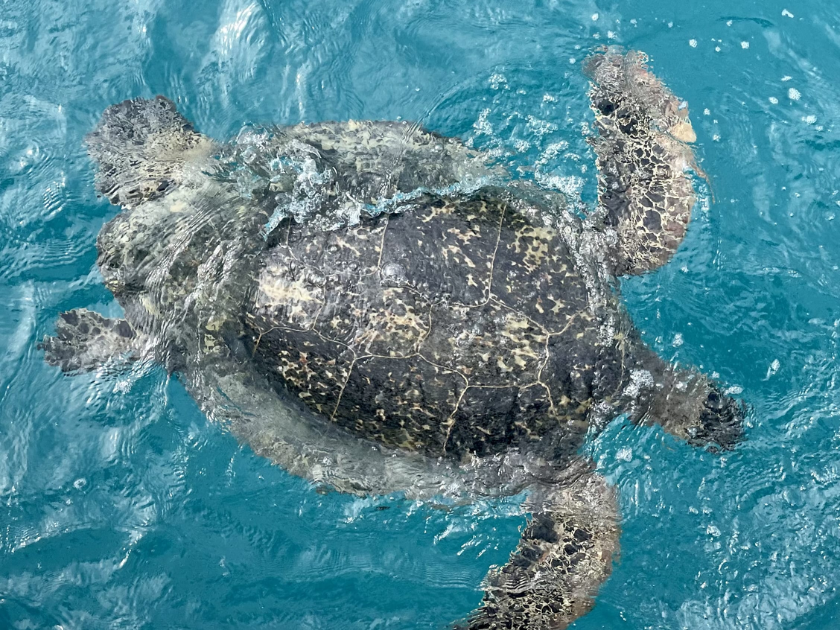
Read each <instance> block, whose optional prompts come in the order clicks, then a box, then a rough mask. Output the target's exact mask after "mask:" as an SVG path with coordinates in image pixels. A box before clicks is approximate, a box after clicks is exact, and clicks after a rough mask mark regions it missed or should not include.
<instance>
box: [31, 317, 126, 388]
mask: <svg viewBox="0 0 840 630" xmlns="http://www.w3.org/2000/svg"><path fill="white" fill-rule="evenodd" d="M55 330H56V334H55V336H54V337H44V340H43V341H42V342H41V343H40V344H39V348H41V349H43V350H44V358H45V359H46V361H47V363H49V364H50V365H57V366H58V367H60V368H61V371H62V372H88V371H90V370H95V369H97V368H98V367H100V366H102V365H104V364H106V363H107V362H109V361H111V360H114V359H120V358H122V359H125V360H136V359H137V358H139V356H138V352H137V351H138V349H139V341H140V339H139V337H138V335H137V334H136V333H135V331H134V329H133V328H132V327H131V325H130V324H129V323H128V322H127V321H125V320H124V319H109V318H107V317H103V316H102V315H100V314H99V313H96V312H94V311H89V310H87V309H84V308H79V309H75V310H72V311H67V312H65V313H61V315H60V316H59V318H58V321H57V322H56V324H55Z"/></svg>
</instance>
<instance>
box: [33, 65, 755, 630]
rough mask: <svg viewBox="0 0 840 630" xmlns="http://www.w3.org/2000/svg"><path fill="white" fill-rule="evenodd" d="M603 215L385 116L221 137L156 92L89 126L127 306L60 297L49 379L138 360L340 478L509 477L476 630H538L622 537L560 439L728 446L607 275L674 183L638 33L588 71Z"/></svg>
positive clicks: (565, 611) (428, 480) (635, 247)
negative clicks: (522, 496) (516, 519)
mask: <svg viewBox="0 0 840 630" xmlns="http://www.w3.org/2000/svg"><path fill="white" fill-rule="evenodd" d="M586 67H587V70H588V73H589V77H590V81H591V90H590V94H589V95H590V99H591V104H592V109H593V111H594V113H595V123H594V127H595V130H596V131H597V136H594V137H593V138H592V139H591V143H592V146H593V147H594V150H595V153H596V156H597V166H598V173H599V176H598V177H599V179H598V182H599V189H598V192H599V194H598V200H599V203H598V208H597V209H595V210H593V212H592V213H590V214H589V215H588V216H586V217H581V216H579V214H578V213H575V212H571V211H569V210H568V209H567V208H566V203H565V198H564V197H563V196H561V195H560V194H558V193H556V192H552V191H547V190H542V189H540V188H539V187H538V186H536V185H534V184H533V183H529V182H527V181H519V182H516V181H510V178H508V177H507V175H506V174H505V173H504V171H503V170H502V169H500V168H499V167H494V166H492V165H490V164H489V162H488V160H487V157H486V156H485V155H483V154H482V153H480V152H478V151H475V150H472V149H470V148H468V147H466V146H465V145H464V144H462V143H461V142H460V141H458V140H456V139H453V138H447V137H442V136H439V135H436V134H434V133H431V132H428V131H425V130H424V129H422V128H420V127H419V126H416V125H409V124H408V123H398V122H352V121H351V122H343V123H320V124H308V125H304V124H301V125H297V126H290V127H268V128H248V129H246V130H245V131H244V132H243V133H241V134H240V135H239V136H238V137H237V138H236V139H235V140H233V141H232V142H230V143H227V144H220V143H216V142H214V141H212V140H211V139H209V138H207V137H206V136H204V135H202V134H200V133H198V132H197V131H195V130H194V129H193V127H192V125H191V124H190V123H189V122H187V120H186V119H185V118H184V117H183V116H182V115H181V114H180V113H179V112H178V111H177V109H176V107H175V105H174V104H173V103H172V102H171V101H169V100H167V99H165V98H163V97H157V98H154V99H142V98H138V99H134V100H130V101H125V102H123V103H120V104H118V105H114V106H112V107H110V108H108V109H107V110H106V111H105V113H104V114H103V116H102V119H101V121H100V123H99V125H98V126H97V127H96V129H95V130H94V131H93V132H92V133H91V134H89V135H88V136H87V138H86V141H87V146H88V150H89V153H90V155H91V157H92V158H93V160H94V161H95V162H96V163H97V165H98V173H97V175H96V187H97V190H98V191H99V192H100V193H102V194H103V195H105V196H106V197H108V199H110V200H111V202H112V203H114V204H118V205H120V206H122V210H121V211H120V212H119V214H117V215H116V217H115V218H114V219H113V220H111V221H110V222H109V223H108V224H107V225H106V226H105V227H104V228H103V229H102V231H101V232H100V234H99V237H98V241H97V246H98V250H99V258H98V265H99V268H100V270H101V272H102V275H103V277H104V281H105V284H106V286H107V287H108V288H109V289H110V290H111V291H112V292H113V294H114V295H115V296H116V298H117V300H118V301H119V303H120V304H121V305H122V307H123V308H124V310H125V318H124V319H108V318H105V317H103V316H101V315H99V314H97V313H94V312H92V311H88V310H86V309H77V310H74V311H70V312H65V313H62V314H61V315H60V318H59V320H58V323H57V326H56V328H57V334H56V336H54V337H47V338H45V339H44V341H43V343H42V347H43V348H44V349H45V351H46V359H47V361H49V362H50V363H52V364H55V365H59V366H60V367H61V368H62V369H63V370H64V371H66V372H81V371H85V370H90V369H95V368H99V367H100V366H107V367H109V368H110V369H115V367H116V366H118V365H119V364H120V362H121V361H130V360H137V359H150V360H156V361H159V362H161V363H163V364H164V365H166V366H167V367H168V369H170V370H171V371H173V372H176V373H178V374H180V375H181V376H182V379H183V381H184V383H185V385H186V387H187V388H188V390H189V391H190V393H191V394H192V395H193V396H194V397H195V399H196V400H197V401H198V402H199V404H200V405H201V407H202V409H203V410H204V411H205V412H206V413H207V414H208V415H209V416H210V417H212V418H214V419H217V420H219V421H221V422H223V423H224V424H225V425H226V426H227V427H229V429H230V430H231V431H232V432H233V433H234V434H235V435H236V436H237V437H238V438H239V439H240V440H241V441H243V442H245V443H247V444H248V445H250V446H251V447H252V448H253V450H254V451H255V452H256V453H258V454H261V455H264V456H266V457H269V458H271V459H272V460H274V461H275V462H277V463H278V464H279V465H281V466H283V467H284V468H286V469H287V470H289V471H290V472H292V473H294V474H297V475H301V476H303V477H306V478H308V479H311V480H313V481H314V482H317V483H320V484H324V485H328V486H331V487H333V488H335V489H337V490H339V491H343V492H352V493H357V494H373V493H390V492H394V491H402V492H405V494H406V496H408V497H417V498H429V497H450V498H452V499H456V500H469V499H470V498H473V497H477V496H485V497H486V496H498V495H514V494H517V493H519V492H522V491H525V490H527V491H528V492H527V497H528V498H527V499H526V501H525V504H524V508H523V509H524V510H525V511H526V512H527V513H529V514H530V517H529V519H528V522H527V526H526V527H525V528H524V531H523V533H522V538H521V540H520V542H519V545H518V546H517V548H516V550H515V551H514V552H513V553H512V554H511V556H510V560H509V562H508V563H507V564H506V565H504V566H503V567H501V568H496V569H493V570H491V572H490V573H489V575H488V577H487V579H486V581H485V584H484V591H485V594H484V599H483V601H482V603H481V605H480V606H479V607H478V608H477V610H476V611H475V612H474V613H473V614H472V615H470V616H469V617H468V618H467V619H466V620H465V621H463V622H462V623H463V624H464V625H465V626H467V627H469V628H474V629H478V628H558V627H565V626H566V625H567V624H568V623H570V622H571V621H573V620H574V619H575V618H577V617H579V616H580V615H581V614H583V613H585V612H586V611H587V610H588V609H589V608H590V607H591V605H592V601H593V599H592V598H593V597H594V595H595V593H596V592H597V589H598V587H599V585H600V584H601V582H602V581H603V580H604V579H605V578H606V576H607V575H608V574H609V572H610V569H611V564H612V558H613V554H614V553H615V552H616V551H617V548H618V535H619V523H618V519H619V517H618V510H617V505H616V500H615V495H614V491H613V490H612V489H611V488H609V487H608V486H607V485H606V483H605V482H604V480H603V479H602V478H601V477H600V476H598V475H597V474H595V473H594V472H593V470H592V466H591V464H590V463H588V462H587V461H586V460H585V458H583V457H582V456H581V455H579V450H580V447H581V445H582V444H583V443H584V440H585V439H586V437H587V436H588V435H591V434H593V433H594V432H596V431H598V430H599V429H601V428H602V427H603V426H604V424H605V423H606V422H608V421H609V420H611V419H612V418H614V417H616V416H618V415H620V414H622V413H623V414H627V415H628V416H629V417H630V418H631V420H633V421H634V422H637V423H658V424H660V425H661V426H662V427H663V428H664V429H665V430H666V431H668V432H669V433H671V434H673V435H675V436H677V437H679V438H681V439H684V440H687V441H688V442H690V443H692V444H695V445H699V446H708V447H710V448H716V449H728V448H731V447H732V446H733V445H734V444H735V442H737V441H738V440H739V439H740V436H741V431H742V429H741V419H742V417H743V409H742V406H741V405H740V404H739V403H737V402H736V401H734V400H733V399H731V398H730V397H728V396H726V395H725V394H724V393H723V392H722V391H721V390H720V388H719V387H718V385H716V384H715V383H714V382H713V381H712V380H710V379H709V378H708V377H706V376H705V375H703V374H701V373H700V372H698V371H696V370H694V369H685V368H683V369H679V368H677V367H676V366H673V365H670V364H668V363H667V362H665V361H663V360H662V359H661V358H660V357H658V356H657V355H656V354H655V353H654V352H653V351H652V350H650V349H649V348H648V347H647V346H646V345H645V344H644V342H643V341H642V340H641V338H640V336H639V334H638V333H637V332H636V330H635V329H634V328H633V326H632V324H631V322H630V320H629V318H628V316H627V314H626V313H625V311H624V310H623V308H622V306H621V304H620V300H619V295H618V285H617V282H616V277H617V276H620V275H626V274H641V273H644V272H647V271H649V270H651V269H655V268H657V267H659V266H660V265H662V264H664V263H665V262H666V261H667V260H668V259H669V258H670V257H671V255H672V254H673V253H674V251H675V250H676V248H677V247H678V245H679V243H680V241H681V240H682V238H683V235H684V234H685V231H686V227H687V225H688V223H689V218H690V214H691V210H692V206H693V205H694V201H695V196H694V189H693V185H692V180H691V176H690V174H689V173H688V171H689V169H693V170H694V171H695V172H699V169H698V168H697V167H696V164H695V163H694V159H693V155H692V152H691V150H690V148H689V146H688V145H687V143H688V142H691V141H693V140H694V132H693V130H692V127H691V123H690V121H689V118H688V110H687V108H686V107H685V104H684V103H681V102H680V101H679V100H678V99H677V98H676V97H675V96H674V95H673V94H672V93H671V92H670V91H669V90H668V89H667V88H666V87H665V86H664V85H663V84H662V82H661V81H660V80H658V79H657V78H656V77H655V76H654V75H653V74H652V73H651V72H650V71H649V69H648V68H647V65H646V58H645V56H644V55H643V54H642V53H638V52H628V53H626V54H625V53H623V52H621V51H619V50H616V49H603V50H600V51H598V52H596V53H594V54H593V55H592V56H591V57H590V58H589V59H588V61H587V64H586Z"/></svg>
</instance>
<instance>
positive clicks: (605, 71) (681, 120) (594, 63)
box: [585, 47, 697, 142]
mask: <svg viewBox="0 0 840 630" xmlns="http://www.w3.org/2000/svg"><path fill="white" fill-rule="evenodd" d="M647 62H648V57H647V55H646V54H645V53H643V52H640V51H637V50H631V51H628V52H627V53H624V52H623V51H622V50H621V49H620V48H617V47H610V48H605V49H603V50H601V51H599V52H597V53H595V54H594V55H592V56H591V57H589V58H588V59H587V61H586V65H585V71H586V74H587V75H588V76H589V78H590V79H591V80H592V82H593V83H594V84H595V85H597V86H598V92H599V101H598V102H596V103H594V105H595V107H596V108H598V109H599V110H601V113H602V114H604V115H610V114H612V113H613V112H614V111H616V110H620V109H621V108H625V109H626V110H627V111H628V113H632V114H633V115H632V118H634V119H637V120H644V119H647V121H648V123H649V124H650V125H652V126H653V127H655V128H656V129H658V130H659V131H662V132H664V133H667V134H668V135H670V136H671V137H672V138H674V139H676V140H679V141H680V142H694V141H695V140H697V134H696V133H695V132H694V128H693V127H692V126H691V120H690V119H689V116H688V104H687V103H686V102H685V101H681V100H680V99H678V98H677V97H676V96H675V95H674V94H673V93H672V92H671V90H669V89H668V88H667V87H666V86H665V84H664V83H662V81H661V80H660V79H658V78H657V77H656V76H655V75H654V74H653V73H652V72H651V71H650V70H649V69H648V67H647ZM604 109H606V110H608V111H604Z"/></svg>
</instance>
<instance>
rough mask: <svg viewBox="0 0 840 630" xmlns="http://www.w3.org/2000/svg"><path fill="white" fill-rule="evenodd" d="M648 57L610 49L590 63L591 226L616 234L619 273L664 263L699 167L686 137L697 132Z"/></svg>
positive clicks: (677, 237)
mask: <svg viewBox="0 0 840 630" xmlns="http://www.w3.org/2000/svg"><path fill="white" fill-rule="evenodd" d="M646 61H647V57H646V56H645V55H644V54H643V53H640V52H635V51H631V52H628V53H627V54H626V55H625V54H622V53H620V52H618V51H616V50H614V49H609V50H606V51H604V52H601V53H598V54H596V55H593V56H592V57H591V58H590V59H589V60H588V63H587V72H588V74H589V76H590V79H591V81H592V88H591V90H590V92H589V97H590V99H591V101H592V109H593V111H594V112H595V128H596V130H597V132H598V137H596V138H593V139H592V140H591V144H592V145H593V147H594V149H595V153H596V155H597V165H598V205H599V208H598V212H597V213H596V214H595V216H594V217H593V223H594V224H595V226H596V227H598V228H600V229H602V230H604V231H605V232H612V233H613V234H615V235H616V237H617V238H616V239H615V240H616V242H615V246H614V249H613V258H614V271H615V273H616V274H617V275H624V274H640V273H644V272H645V271H649V270H651V269H656V268H657V267H660V266H661V265H663V264H665V263H666V262H667V261H668V260H669V259H670V258H671V256H672V255H673V254H674V252H675V251H676V250H677V247H679V244H680V243H681V242H682V239H683V237H684V236H685V231H686V228H687V227H688V222H689V220H690V219H691V210H692V207H693V206H694V201H695V195H694V187H693V186H692V181H691V177H690V176H689V175H688V173H687V172H686V171H687V170H688V169H693V170H694V171H695V172H697V173H698V174H700V175H703V173H702V172H701V171H700V169H699V168H698V167H697V165H696V163H695V161H694V154H693V153H692V150H691V148H690V147H689V146H688V144H687V143H689V142H694V140H695V139H696V136H695V134H694V130H693V129H692V127H691V122H690V121H689V119H688V107H687V106H686V104H685V103H684V102H681V101H680V100H679V99H678V98H677V97H676V96H674V94H672V93H671V91H670V90H668V88H666V87H665V85H663V83H662V82H661V81H660V80H659V79H658V78H657V77H656V76H654V75H653V73H651V72H650V71H649V70H648V68H647V67H646V65H645V62H646Z"/></svg>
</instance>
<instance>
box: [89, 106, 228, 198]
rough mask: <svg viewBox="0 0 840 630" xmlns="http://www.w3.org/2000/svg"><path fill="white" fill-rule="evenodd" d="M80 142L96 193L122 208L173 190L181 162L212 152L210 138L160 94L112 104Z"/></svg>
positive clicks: (178, 178) (176, 184)
mask: <svg viewBox="0 0 840 630" xmlns="http://www.w3.org/2000/svg"><path fill="white" fill-rule="evenodd" d="M85 144H86V145H87V149H88V153H89V155H90V157H91V158H92V159H93V161H94V162H96V165H97V167H98V168H97V173H96V190H97V192H99V193H100V194H101V195H104V196H105V197H107V198H108V199H109V200H110V201H111V203H113V204H114V205H120V206H122V207H123V208H128V209H130V208H133V207H134V206H136V205H138V204H140V203H142V202H144V201H147V200H149V199H155V198H158V197H161V196H163V195H165V194H167V193H168V192H170V191H171V190H173V189H174V188H176V187H177V186H178V184H179V183H180V182H181V180H182V178H183V174H184V166H185V164H187V163H190V162H194V161H195V159H196V158H199V157H200V156H201V155H209V153H210V151H211V150H212V148H211V147H212V143H211V142H210V140H209V139H208V138H207V137H206V136H203V135H201V134H200V133H198V132H197V131H195V129H193V126H192V124H191V123H190V122H189V121H188V120H187V119H186V118H184V117H183V116H182V115H181V113H180V112H179V111H178V109H177V108H176V107H175V104H174V103H173V102H172V101H170V100H169V99H168V98H165V97H163V96H157V97H155V98H152V99H146V98H135V99H132V100H128V101H123V102H122V103H118V104H116V105H112V106H111V107H109V108H108V109H106V110H105V112H104V113H103V114H102V118H101V119H100V121H99V124H98V125H97V126H96V128H95V129H94V130H93V131H92V132H90V133H89V134H88V135H87V136H86V137H85Z"/></svg>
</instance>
